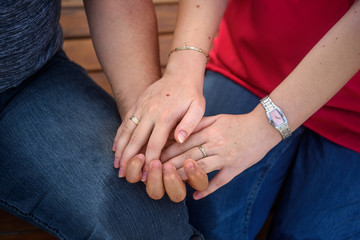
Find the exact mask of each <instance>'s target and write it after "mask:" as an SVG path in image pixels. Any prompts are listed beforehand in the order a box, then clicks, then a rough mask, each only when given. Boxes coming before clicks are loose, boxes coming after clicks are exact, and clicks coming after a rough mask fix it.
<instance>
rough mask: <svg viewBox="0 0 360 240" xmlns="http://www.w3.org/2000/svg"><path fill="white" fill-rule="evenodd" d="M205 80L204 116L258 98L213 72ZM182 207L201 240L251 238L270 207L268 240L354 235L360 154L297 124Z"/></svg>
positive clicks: (233, 110) (358, 222)
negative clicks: (239, 170) (253, 161)
mask: <svg viewBox="0 0 360 240" xmlns="http://www.w3.org/2000/svg"><path fill="white" fill-rule="evenodd" d="M204 85H205V86H204V96H205V98H206V105H207V108H206V113H205V114H206V115H208V116H211V115H217V114H220V113H225V114H243V113H247V112H250V111H251V110H252V109H253V108H254V107H255V106H256V105H257V104H258V103H259V99H258V97H256V96H255V95H253V94H252V93H250V92H249V91H247V90H246V89H244V88H243V87H241V86H239V85H238V84H236V83H234V82H232V81H231V80H229V79H227V78H226V77H224V76H222V75H220V74H218V73H214V72H211V71H208V72H207V74H206V78H205V83H204ZM264 114H265V113H264ZM239 137H241V136H239ZM242 137H246V136H242ZM259 144H261V143H259ZM214 174H215V173H212V174H211V176H214ZM189 192H190V193H189V194H191V193H192V191H191V190H190V189H189ZM275 200H276V201H275ZM274 202H275V203H276V204H275V205H274ZM187 206H188V210H189V215H190V223H192V224H193V225H194V226H195V227H196V228H197V229H198V230H199V231H201V232H202V233H203V234H204V237H205V239H207V240H208V239H255V238H256V235H257V233H258V232H259V230H260V229H261V227H262V225H263V223H264V222H265V220H266V218H267V217H268V214H269V212H270V210H271V209H273V212H274V213H273V220H272V226H271V230H270V233H269V237H268V239H286V240H292V239H326V240H329V239H360V154H359V153H357V152H354V151H351V150H349V149H346V148H343V147H341V146H338V145H336V144H334V143H332V142H330V141H328V140H326V139H325V138H323V137H321V136H319V135H318V134H316V133H314V132H313V131H310V130H309V129H307V128H304V127H300V128H299V129H297V130H296V131H295V132H294V133H293V135H292V137H290V138H289V139H287V140H285V141H282V142H281V143H280V144H279V145H277V146H276V147H275V148H273V149H272V150H271V151H270V152H269V153H268V154H267V155H266V156H265V157H264V159H262V160H261V161H260V162H259V163H257V164H255V165H254V166H252V167H251V168H249V169H247V170H246V171H244V172H243V173H241V174H240V175H238V176H237V177H236V178H234V179H233V180H232V181H231V182H230V183H228V184H227V185H225V186H224V187H222V188H220V189H219V190H218V191H216V192H215V193H213V194H211V195H209V196H208V197H206V198H204V199H202V200H197V201H195V200H193V199H192V198H191V197H188V199H187Z"/></svg>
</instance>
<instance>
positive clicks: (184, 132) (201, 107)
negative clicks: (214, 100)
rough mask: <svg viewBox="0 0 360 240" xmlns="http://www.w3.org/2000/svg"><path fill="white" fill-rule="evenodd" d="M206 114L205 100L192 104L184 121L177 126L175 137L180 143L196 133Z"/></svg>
mask: <svg viewBox="0 0 360 240" xmlns="http://www.w3.org/2000/svg"><path fill="white" fill-rule="evenodd" d="M204 113H205V100H203V101H201V102H199V101H193V102H191V104H190V106H189V109H188V110H187V112H186V113H185V115H184V117H183V119H182V120H181V121H180V123H179V124H178V125H177V127H176V129H175V132H174V137H175V139H176V141H177V142H178V143H183V142H185V140H186V139H187V138H188V137H189V136H190V134H191V133H192V132H193V131H194V129H195V128H196V126H197V125H198V124H199V122H200V121H201V119H202V117H203V116H204Z"/></svg>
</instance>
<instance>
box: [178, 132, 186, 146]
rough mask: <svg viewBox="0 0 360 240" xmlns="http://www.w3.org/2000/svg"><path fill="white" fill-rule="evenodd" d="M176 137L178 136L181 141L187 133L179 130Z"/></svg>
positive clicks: (181, 141)
mask: <svg viewBox="0 0 360 240" xmlns="http://www.w3.org/2000/svg"><path fill="white" fill-rule="evenodd" d="M177 137H178V140H179V142H180V143H183V142H184V141H185V139H186V137H187V134H186V132H185V131H180V132H179V134H178V136H177Z"/></svg>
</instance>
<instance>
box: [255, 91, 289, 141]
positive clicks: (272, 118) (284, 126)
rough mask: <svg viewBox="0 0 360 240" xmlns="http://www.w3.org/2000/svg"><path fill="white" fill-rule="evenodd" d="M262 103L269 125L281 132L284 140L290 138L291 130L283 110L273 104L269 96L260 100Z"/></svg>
mask: <svg viewBox="0 0 360 240" xmlns="http://www.w3.org/2000/svg"><path fill="white" fill-rule="evenodd" d="M260 102H261V104H262V105H263V107H264V108H265V112H266V116H267V117H268V119H269V123H270V124H271V125H273V126H274V127H275V128H276V129H277V130H278V131H279V132H280V134H281V136H282V138H283V140H284V139H286V138H288V137H290V136H291V130H290V128H289V124H288V121H287V119H286V117H285V115H284V113H283V112H282V111H281V109H280V108H279V107H278V106H276V105H275V104H274V103H273V101H272V100H271V98H270V97H269V96H266V97H264V98H263V99H261V100H260Z"/></svg>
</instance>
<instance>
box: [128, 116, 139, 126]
mask: <svg viewBox="0 0 360 240" xmlns="http://www.w3.org/2000/svg"><path fill="white" fill-rule="evenodd" d="M130 120H131V121H133V123H135V125H136V126H137V125H139V123H140V120H139V119H138V118H137V117H135V116H134V115H132V116H131V117H130Z"/></svg>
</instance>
